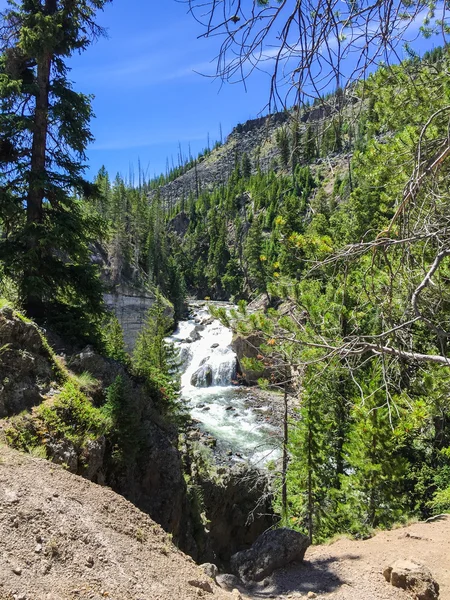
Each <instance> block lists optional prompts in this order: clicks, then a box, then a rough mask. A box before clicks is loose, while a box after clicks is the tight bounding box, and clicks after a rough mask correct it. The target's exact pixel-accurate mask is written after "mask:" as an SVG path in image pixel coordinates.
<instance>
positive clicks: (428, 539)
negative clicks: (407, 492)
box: [248, 515, 450, 600]
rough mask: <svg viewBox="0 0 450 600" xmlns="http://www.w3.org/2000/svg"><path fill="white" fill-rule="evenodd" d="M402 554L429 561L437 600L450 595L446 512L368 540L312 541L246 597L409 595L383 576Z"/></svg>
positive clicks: (334, 599) (389, 598)
mask: <svg viewBox="0 0 450 600" xmlns="http://www.w3.org/2000/svg"><path fill="white" fill-rule="evenodd" d="M402 559H403V560H411V561H414V562H416V563H420V564H422V565H424V566H426V567H428V569H429V570H430V571H431V573H432V575H433V577H434V579H435V580H436V581H437V582H438V583H439V585H440V600H450V515H442V516H441V517H440V518H438V519H436V520H435V521H433V522H429V523H416V524H414V525H410V526H408V527H403V528H400V529H394V530H392V531H383V532H380V533H378V534H377V535H375V536H374V537H373V538H371V539H369V540H364V541H355V540H349V539H341V540H339V541H337V542H335V543H333V544H330V545H323V546H312V547H311V548H309V550H308V551H307V552H306V556H305V561H304V563H302V564H301V565H292V566H290V567H288V568H286V569H281V570H279V571H277V572H276V573H274V574H273V576H272V577H271V578H269V580H267V581H265V585H264V584H260V585H258V586H257V587H255V589H254V590H253V591H252V593H251V594H249V595H248V598H252V599H254V600H256V599H261V598H277V599H280V600H281V599H285V598H303V597H309V598H317V600H411V598H412V597H413V596H411V595H409V594H408V593H407V592H405V591H403V590H401V589H399V588H394V587H392V586H391V585H390V584H389V583H387V582H386V580H385V578H384V577H383V570H384V569H385V568H386V567H387V566H391V565H392V564H393V563H394V562H396V561H397V560H402ZM308 594H309V595H308Z"/></svg>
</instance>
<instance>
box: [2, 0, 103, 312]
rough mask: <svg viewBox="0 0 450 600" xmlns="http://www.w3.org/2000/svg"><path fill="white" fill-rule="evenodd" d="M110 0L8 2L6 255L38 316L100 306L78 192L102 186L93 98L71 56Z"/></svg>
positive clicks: (87, 222) (89, 226)
mask: <svg viewBox="0 0 450 600" xmlns="http://www.w3.org/2000/svg"><path fill="white" fill-rule="evenodd" d="M109 1H110V0H21V1H14V0H8V4H9V6H8V8H7V9H6V10H5V11H4V13H3V14H2V25H1V28H0V214H1V215H2V217H1V221H0V227H1V233H2V235H1V240H0V259H1V260H2V262H3V263H4V270H5V273H6V274H7V275H9V276H11V277H13V278H15V279H16V280H17V281H18V282H19V290H20V296H21V301H22V303H23V306H24V308H25V310H26V312H27V313H28V314H29V315H30V316H32V317H35V318H38V319H46V318H48V317H51V316H55V315H58V316H59V317H62V316H63V315H66V316H67V315H70V314H73V312H75V313H77V318H79V317H83V316H86V315H92V314H96V313H99V312H100V310H101V287H100V284H99V281H98V278H97V276H96V272H95V268H94V267H93V265H92V264H91V262H90V252H89V248H88V243H89V240H90V239H92V238H93V237H94V235H95V234H96V232H97V228H96V225H97V224H96V222H95V220H93V219H92V218H88V216H87V214H86V212H85V210H84V207H83V202H82V200H81V199H82V198H88V197H92V195H93V194H94V191H95V189H96V188H95V187H94V186H92V185H90V184H88V183H87V181H86V180H85V179H84V177H83V172H84V165H83V161H84V159H85V148H86V145H87V144H88V142H90V141H91V140H92V135H91V132H90V130H89V121H90V119H91V117H92V109H91V98H90V97H89V96H86V95H84V94H81V93H78V92H75V91H74V90H73V89H72V85H71V82H70V81H69V79H68V71H69V68H68V66H67V60H68V59H69V58H70V56H71V55H72V54H73V53H74V52H80V51H82V50H85V49H86V48H87V47H88V46H89V45H90V44H91V43H92V42H93V40H94V39H95V38H97V37H98V36H99V35H101V34H102V29H101V28H100V27H99V26H98V25H97V24H96V23H95V16H96V13H97V11H98V10H99V9H102V8H103V7H104V5H105V4H106V3H107V2H109ZM66 316H65V317H63V318H66Z"/></svg>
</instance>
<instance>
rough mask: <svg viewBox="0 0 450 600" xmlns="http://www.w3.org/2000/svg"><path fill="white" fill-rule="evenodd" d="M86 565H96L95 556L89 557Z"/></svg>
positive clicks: (90, 566)
mask: <svg viewBox="0 0 450 600" xmlns="http://www.w3.org/2000/svg"><path fill="white" fill-rule="evenodd" d="M86 566H87V567H89V568H90V569H91V568H92V567H93V566H94V557H93V556H88V557H87V559H86Z"/></svg>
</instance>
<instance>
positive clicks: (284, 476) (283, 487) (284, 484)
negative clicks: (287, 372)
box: [281, 383, 289, 519]
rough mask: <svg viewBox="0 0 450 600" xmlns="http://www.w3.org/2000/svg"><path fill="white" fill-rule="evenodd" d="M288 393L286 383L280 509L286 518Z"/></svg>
mask: <svg viewBox="0 0 450 600" xmlns="http://www.w3.org/2000/svg"><path fill="white" fill-rule="evenodd" d="M288 434H289V432H288V393H287V383H285V384H284V415H283V471H282V475H281V509H282V514H283V518H284V519H287V514H288V508H287V467H288V449H287V446H288V441H289V439H288Z"/></svg>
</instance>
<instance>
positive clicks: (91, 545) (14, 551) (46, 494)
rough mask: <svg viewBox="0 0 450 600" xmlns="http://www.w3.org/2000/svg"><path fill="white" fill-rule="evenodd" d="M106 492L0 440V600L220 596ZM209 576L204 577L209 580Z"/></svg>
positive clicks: (164, 539)
mask: <svg viewBox="0 0 450 600" xmlns="http://www.w3.org/2000/svg"><path fill="white" fill-rule="evenodd" d="M189 581H197V582H200V583H205V582H206V584H207V585H208V584H209V585H210V584H211V583H212V580H208V578H207V577H206V576H205V575H204V574H203V572H202V570H201V569H200V568H199V567H197V566H196V565H195V564H194V562H193V561H192V559H190V558H189V557H187V556H185V555H184V554H183V553H182V552H180V551H179V550H177V548H175V547H174V546H173V544H172V543H171V541H170V538H169V536H168V535H167V534H166V533H165V532H164V531H163V530H162V529H161V527H160V526H159V525H156V524H155V523H154V522H153V521H152V520H151V519H150V518H149V517H148V516H147V515H145V514H143V513H141V512H140V511H139V510H138V509H136V508H135V507H134V506H133V505H132V504H131V503H129V502H127V501H126V500H125V499H124V498H122V497H121V496H119V495H118V494H115V493H114V492H112V491H111V490H109V489H107V488H104V487H100V486H98V485H95V484H93V483H91V482H89V481H86V480H84V479H82V478H80V477H77V476H75V475H71V474H70V473H68V472H66V471H64V469H62V468H61V467H58V466H56V465H54V464H52V463H50V462H47V461H45V460H42V459H37V458H32V457H31V456H29V455H24V454H20V453H18V452H15V451H14V450H11V449H8V448H5V447H1V446H0V600H85V599H91V600H100V599H104V598H108V599H110V600H178V599H179V600H184V599H186V600H191V599H192V600H193V599H194V598H196V599H198V598H201V597H208V598H211V599H213V598H215V599H217V600H226V599H227V598H232V597H233V596H232V595H231V594H229V593H227V592H225V591H223V590H221V589H219V588H218V587H216V586H214V587H213V589H212V593H211V592H207V591H204V590H202V589H200V588H199V587H197V586H196V585H192V584H190V583H189ZM209 582H211V583H209Z"/></svg>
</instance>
